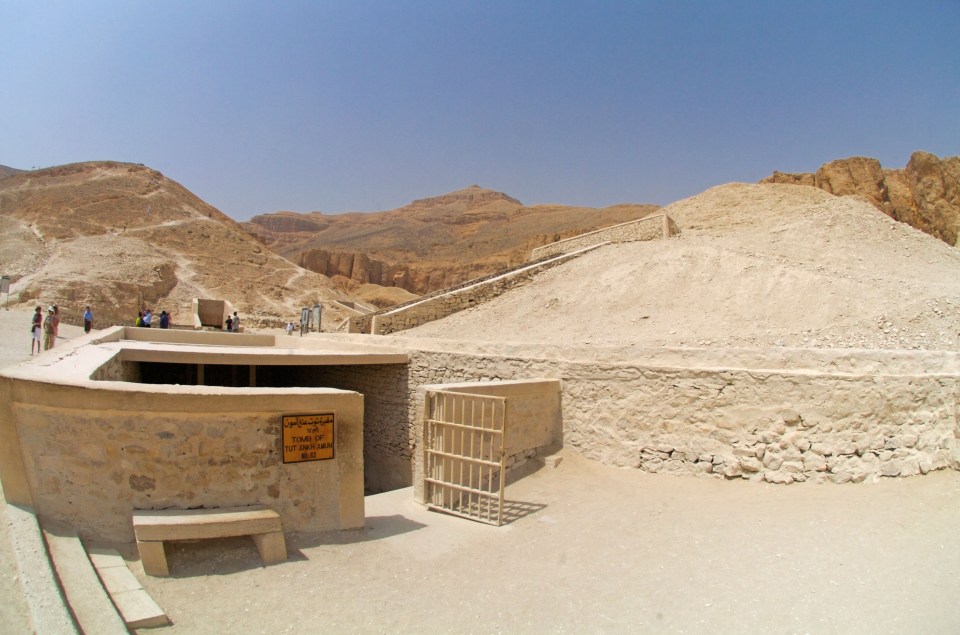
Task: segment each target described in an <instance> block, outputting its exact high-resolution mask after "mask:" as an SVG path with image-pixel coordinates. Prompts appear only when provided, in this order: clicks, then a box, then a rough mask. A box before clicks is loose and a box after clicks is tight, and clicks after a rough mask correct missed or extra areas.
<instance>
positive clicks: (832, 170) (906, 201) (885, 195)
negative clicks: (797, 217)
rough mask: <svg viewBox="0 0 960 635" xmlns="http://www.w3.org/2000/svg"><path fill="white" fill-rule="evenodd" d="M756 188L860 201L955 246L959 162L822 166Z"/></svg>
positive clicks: (926, 159) (858, 161) (930, 159)
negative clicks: (811, 191)
mask: <svg viewBox="0 0 960 635" xmlns="http://www.w3.org/2000/svg"><path fill="white" fill-rule="evenodd" d="M761 183H790V184H793V185H812V186H814V187H818V188H820V189H822V190H826V191H827V192H830V193H831V194H836V195H838V196H846V195H853V196H860V197H862V198H864V199H866V200H867V201H869V202H870V203H871V204H872V205H873V206H874V207H876V208H877V209H879V210H881V211H882V212H884V213H885V214H887V215H888V216H890V217H892V218H895V219H896V220H899V221H901V222H904V223H907V224H908V225H911V226H913V227H916V228H917V229H919V230H921V231H923V232H926V233H928V234H930V235H931V236H935V237H937V238H939V239H940V240H943V241H944V242H946V243H948V244H950V245H953V246H955V247H956V246H958V238H960V157H946V158H944V159H940V158H938V157H937V156H936V155H933V154H930V153H929V152H914V153H913V155H912V156H911V157H910V161H909V162H908V163H907V166H906V167H905V168H903V169H902V170H898V169H885V168H883V167H882V166H881V165H880V162H879V161H877V160H876V159H871V158H867V157H851V158H849V159H839V160H837V161H831V162H830V163H826V164H824V165H822V166H821V167H820V169H819V170H817V171H816V172H815V173H813V174H811V173H799V174H791V173H786V172H774V173H773V175H772V176H769V177H767V178H765V179H763V180H762V181H761Z"/></svg>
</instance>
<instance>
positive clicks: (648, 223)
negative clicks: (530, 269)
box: [530, 214, 680, 260]
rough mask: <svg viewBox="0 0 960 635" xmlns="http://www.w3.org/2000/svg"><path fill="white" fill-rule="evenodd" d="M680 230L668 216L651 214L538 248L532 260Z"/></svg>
mask: <svg viewBox="0 0 960 635" xmlns="http://www.w3.org/2000/svg"><path fill="white" fill-rule="evenodd" d="M679 232H680V230H679V229H678V228H677V224H676V223H675V222H673V219H671V218H670V217H669V216H667V215H666V214H651V215H650V216H646V217H644V218H641V219H640V220H634V221H630V222H628V223H620V224H619V225H613V226H611V227H605V228H603V229H598V230H596V231H592V232H588V233H586V234H580V235H579V236H574V237H573V238H568V239H566V240H558V241H557V242H555V243H550V244H549V245H544V246H543V247H537V248H536V249H534V250H533V252H532V253H531V255H530V259H531V260H537V259H539V258H546V257H548V256H557V255H560V254H565V253H569V252H571V251H575V250H578V249H583V248H585V247H590V246H593V245H601V244H603V243H629V242H636V241H640V240H658V239H661V238H669V237H670V236H673V235H675V234H678V233H679Z"/></svg>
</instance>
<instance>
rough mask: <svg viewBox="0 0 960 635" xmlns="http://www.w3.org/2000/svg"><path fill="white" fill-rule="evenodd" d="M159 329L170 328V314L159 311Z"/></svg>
mask: <svg viewBox="0 0 960 635" xmlns="http://www.w3.org/2000/svg"><path fill="white" fill-rule="evenodd" d="M160 328H162V329H168V328H170V314H169V313H167V312H166V311H160Z"/></svg>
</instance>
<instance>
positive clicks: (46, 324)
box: [43, 307, 57, 351]
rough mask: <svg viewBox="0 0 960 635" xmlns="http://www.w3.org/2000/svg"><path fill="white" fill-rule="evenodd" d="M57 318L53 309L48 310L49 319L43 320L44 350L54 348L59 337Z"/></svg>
mask: <svg viewBox="0 0 960 635" xmlns="http://www.w3.org/2000/svg"><path fill="white" fill-rule="evenodd" d="M56 333H57V316H56V313H54V309H53V307H50V308H49V309H47V317H46V318H44V320H43V350H45V351H49V350H50V349H51V348H53V340H54V338H55V337H56V336H57V335H56Z"/></svg>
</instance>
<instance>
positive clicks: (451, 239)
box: [243, 185, 658, 294]
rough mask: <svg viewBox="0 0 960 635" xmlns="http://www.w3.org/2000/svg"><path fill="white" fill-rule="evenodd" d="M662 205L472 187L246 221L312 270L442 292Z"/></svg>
mask: <svg viewBox="0 0 960 635" xmlns="http://www.w3.org/2000/svg"><path fill="white" fill-rule="evenodd" d="M657 209H658V207H657V206H656V205H633V204H630V205H616V206H613V207H608V208H604V209H594V208H586V207H569V206H562V205H536V206H530V207H525V206H524V205H523V204H522V203H520V201H518V200H516V199H514V198H511V197H509V196H507V195H506V194H503V193H501V192H496V191H493V190H488V189H484V188H481V187H479V186H476V185H473V186H470V187H468V188H465V189H463V190H458V191H456V192H450V193H448V194H444V195H441V196H436V197H432V198H425V199H420V200H417V201H414V202H413V203H410V204H409V205H406V206H404V207H401V208H399V209H395V210H390V211H385V212H370V213H363V214H361V213H354V214H337V215H327V214H322V213H319V212H313V213H311V214H296V213H293V212H278V213H276V214H265V215H262V216H257V217H255V218H253V219H251V220H250V222H248V223H244V224H243V227H244V228H245V229H246V230H247V231H249V232H250V233H251V234H253V235H255V236H257V237H258V238H259V239H260V240H262V241H263V242H264V244H266V245H267V246H268V247H269V248H270V249H273V250H274V251H276V252H277V253H279V254H281V255H283V256H285V257H287V258H289V259H290V260H292V261H294V262H296V263H297V264H299V265H301V266H303V267H306V268H308V269H310V270H312V271H317V272H320V273H323V274H326V275H328V276H331V277H334V276H342V277H344V278H347V279H349V280H352V281H354V282H355V283H357V284H364V283H372V284H377V285H382V286H386V287H399V288H403V289H406V290H408V291H410V292H413V293H416V294H422V293H426V292H429V291H435V290H437V289H442V288H445V287H449V286H453V285H456V284H459V283H461V282H463V281H465V280H470V279H472V278H476V277H479V276H483V275H487V274H490V273H493V272H495V271H498V270H500V269H506V268H508V267H511V266H513V265H516V264H519V263H521V262H523V261H525V260H526V259H527V258H528V257H529V255H530V251H531V250H532V249H533V248H534V247H538V246H540V245H544V244H547V243H550V242H553V241H555V240H559V239H561V238H567V237H569V236H574V235H576V234H580V233H583V232H587V231H591V230H593V229H597V228H599V227H605V226H608V225H614V224H616V223H622V222H626V221H628V220H634V219H637V218H641V217H643V216H646V215H647V214H650V213H652V212H654V211H656V210H657Z"/></svg>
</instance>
